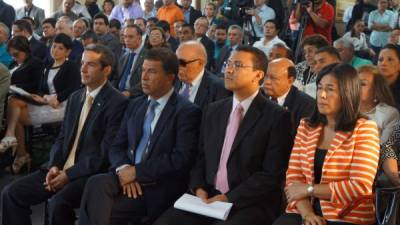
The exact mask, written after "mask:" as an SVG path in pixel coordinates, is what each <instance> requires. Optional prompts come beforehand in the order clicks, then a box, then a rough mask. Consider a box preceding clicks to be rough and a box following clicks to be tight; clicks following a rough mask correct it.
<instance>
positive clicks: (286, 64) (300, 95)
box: [264, 58, 316, 131]
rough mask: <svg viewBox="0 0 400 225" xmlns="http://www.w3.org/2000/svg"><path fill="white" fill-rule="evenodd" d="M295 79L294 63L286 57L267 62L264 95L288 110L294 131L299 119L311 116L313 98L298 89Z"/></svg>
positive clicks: (313, 103)
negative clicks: (294, 84) (294, 83)
mask: <svg viewBox="0 0 400 225" xmlns="http://www.w3.org/2000/svg"><path fill="white" fill-rule="evenodd" d="M295 80H296V69H295V68H294V63H293V62H292V61H291V60H289V59H286V58H280V59H274V60H272V61H271V62H270V63H269V64H268V70H267V75H266V76H265V78H264V90H265V92H266V95H267V96H266V97H268V98H270V99H271V100H272V101H274V102H276V103H278V104H279V105H280V106H283V107H284V108H285V109H287V110H289V112H290V114H291V116H292V121H293V124H294V128H295V130H294V131H296V129H297V127H298V126H299V124H300V120H301V119H302V118H304V117H309V116H311V114H312V112H313V109H314V105H315V104H316V103H315V100H314V99H313V98H312V97H311V96H309V95H307V94H306V93H304V92H301V91H299V90H298V89H297V88H296V87H295V86H293V82H294V81H295Z"/></svg>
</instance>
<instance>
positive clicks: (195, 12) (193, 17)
mask: <svg viewBox="0 0 400 225" xmlns="http://www.w3.org/2000/svg"><path fill="white" fill-rule="evenodd" d="M201 16H202V13H201V11H200V10H197V9H195V8H193V7H192V6H190V13H189V24H190V25H192V26H193V25H194V22H195V21H196V20H197V19H198V18H199V17H201Z"/></svg>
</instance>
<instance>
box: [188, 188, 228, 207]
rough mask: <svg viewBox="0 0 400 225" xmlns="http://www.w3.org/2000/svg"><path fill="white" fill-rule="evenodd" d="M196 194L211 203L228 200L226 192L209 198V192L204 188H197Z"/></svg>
mask: <svg viewBox="0 0 400 225" xmlns="http://www.w3.org/2000/svg"><path fill="white" fill-rule="evenodd" d="M195 194H196V196H197V197H199V198H200V199H201V200H202V201H203V202H204V203H207V204H210V203H213V202H216V201H219V202H228V198H227V197H226V195H224V194H220V195H215V196H214V197H212V198H208V193H207V192H206V191H205V190H204V189H202V188H197V189H196V193H195Z"/></svg>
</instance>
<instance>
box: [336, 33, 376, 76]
mask: <svg viewBox="0 0 400 225" xmlns="http://www.w3.org/2000/svg"><path fill="white" fill-rule="evenodd" d="M333 45H334V46H335V48H336V50H337V51H338V52H339V55H340V59H341V62H342V63H347V64H349V65H350V66H352V67H354V69H358V68H360V67H361V66H364V65H372V61H370V60H368V59H363V58H360V57H358V56H357V55H355V51H354V46H353V43H351V42H349V41H347V40H344V39H338V40H336V41H335V42H334V44H333Z"/></svg>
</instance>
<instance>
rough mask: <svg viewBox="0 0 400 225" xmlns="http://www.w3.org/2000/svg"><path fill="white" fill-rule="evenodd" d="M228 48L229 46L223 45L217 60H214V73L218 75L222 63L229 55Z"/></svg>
mask: <svg viewBox="0 0 400 225" xmlns="http://www.w3.org/2000/svg"><path fill="white" fill-rule="evenodd" d="M230 48H231V46H224V47H223V48H221V51H220V54H219V60H218V61H217V62H215V69H214V73H215V74H217V75H218V76H219V75H221V69H222V67H223V65H224V62H225V61H226V60H227V59H228V58H229V56H230V55H231V51H230Z"/></svg>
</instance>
